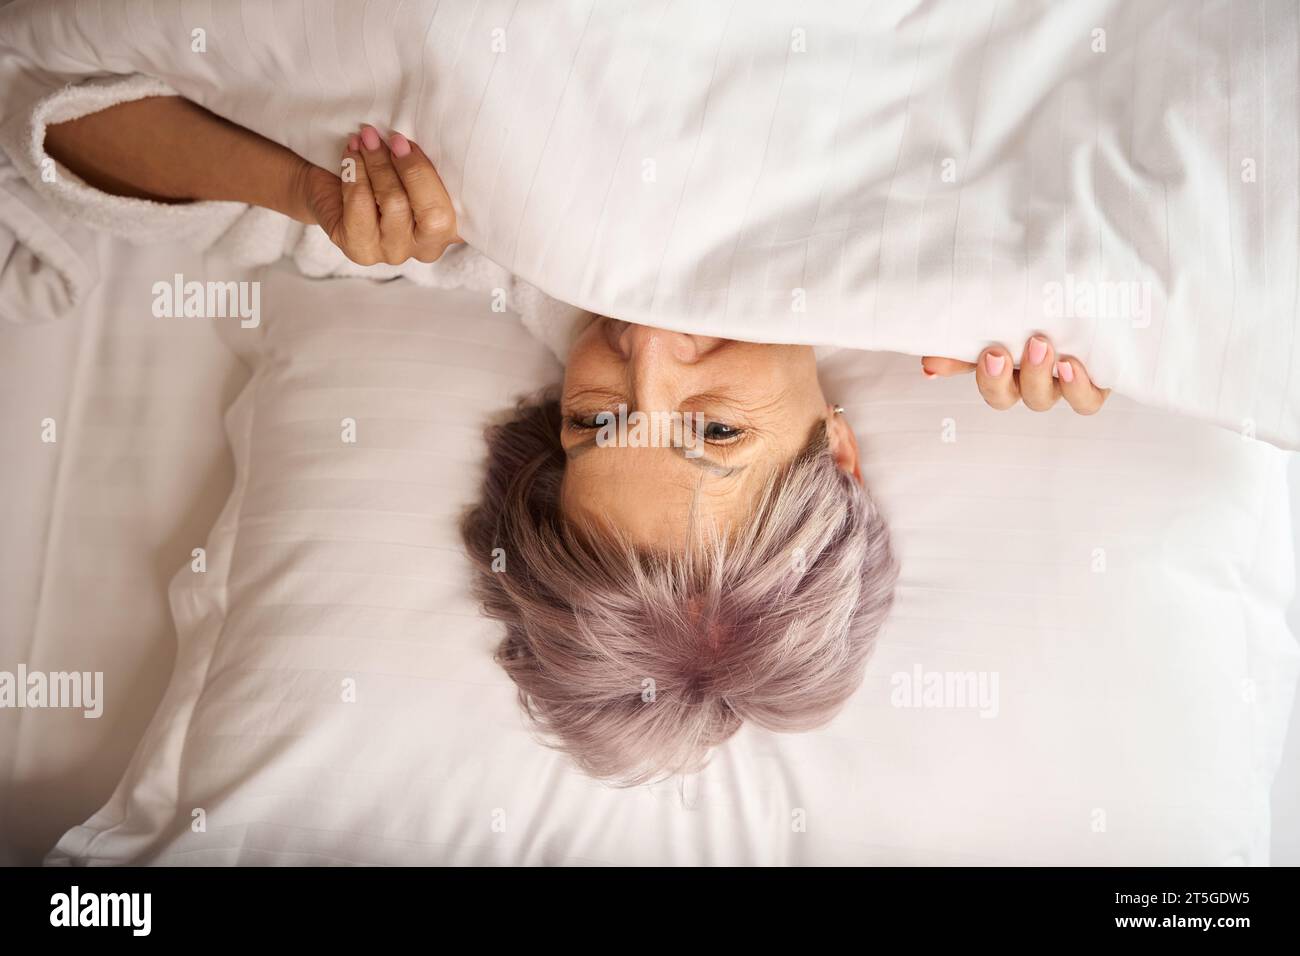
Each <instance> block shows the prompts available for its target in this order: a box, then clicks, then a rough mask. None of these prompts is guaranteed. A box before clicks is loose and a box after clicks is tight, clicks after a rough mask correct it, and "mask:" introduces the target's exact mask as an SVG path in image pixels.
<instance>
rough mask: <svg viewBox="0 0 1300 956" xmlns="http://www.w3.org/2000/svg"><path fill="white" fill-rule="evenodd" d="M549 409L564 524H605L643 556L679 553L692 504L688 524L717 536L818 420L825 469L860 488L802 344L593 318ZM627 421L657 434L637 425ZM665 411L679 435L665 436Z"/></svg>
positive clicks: (837, 418)
mask: <svg viewBox="0 0 1300 956" xmlns="http://www.w3.org/2000/svg"><path fill="white" fill-rule="evenodd" d="M620 406H624V410H623V411H624V414H623V416H622V420H623V422H624V423H626V424H625V425H624V427H623V428H622V429H619V428H618V425H619V415H620ZM561 411H562V413H563V415H564V424H563V425H562V426H561V427H562V435H561V442H562V444H563V446H564V449H565V452H566V454H567V456H568V461H567V463H566V467H565V472H564V483H563V487H562V493H561V509H562V510H563V512H564V514H565V515H566V516H568V517H569V518H571V519H580V520H581V519H588V520H595V521H596V522H598V523H599V522H608V523H609V524H611V525H613V526H614V527H615V528H618V529H620V530H621V531H622V532H623V533H624V534H626V535H627V536H628V537H629V538H630V539H631V540H632V541H633V542H634V543H635V544H637V545H639V546H642V547H647V548H652V549H655V550H673V549H679V548H681V547H682V546H684V544H685V543H686V540H685V535H686V530H687V524H688V520H689V517H690V510H691V507H692V503H693V502H694V503H695V507H696V509H697V512H696V517H697V520H698V521H700V522H703V523H706V524H707V523H708V522H715V523H716V524H717V526H718V527H719V529H721V530H725V529H726V528H727V527H729V526H730V524H731V522H732V521H734V520H735V519H737V518H742V517H744V516H745V515H746V514H748V513H749V512H750V511H751V510H752V507H753V506H754V504H755V502H756V498H757V495H758V493H759V491H760V490H761V489H762V487H763V484H764V482H765V480H766V478H767V476H768V475H769V474H770V473H771V472H772V470H773V469H775V468H777V467H779V466H781V465H783V464H785V463H786V462H789V461H790V460H792V459H793V458H794V456H795V455H797V454H798V453H799V452H800V451H801V450H802V449H803V448H804V447H805V446H806V445H807V444H808V442H809V441H810V440H811V439H812V437H813V434H814V431H815V429H816V426H817V425H818V424H819V423H820V422H825V423H826V428H827V437H828V438H829V441H830V448H831V454H832V455H833V456H834V458H835V460H836V463H837V464H838V465H839V467H840V468H842V469H843V470H844V471H846V472H848V473H850V474H852V475H853V476H854V477H855V478H857V480H858V481H859V482H860V481H861V480H862V475H861V472H860V470H859V467H858V448H857V440H856V439H855V438H854V436H853V432H852V431H851V430H850V429H849V427H848V425H847V424H846V423H845V421H844V417H843V416H842V415H836V414H835V413H834V406H832V405H828V404H827V401H826V397H825V396H824V395H823V394H822V390H821V385H820V384H819V383H818V381H817V366H816V363H815V361H814V356H813V350H812V348H811V347H809V346H806V345H761V344H757V343H753V342H736V341H732V340H730V339H718V338H710V337H707V336H702V335H684V334H681V333H678V332H668V331H665V330H663V329H655V328H650V327H649V326H644V325H633V324H631V323H628V322H620V321H617V320H615V319H606V318H598V319H596V320H595V321H593V322H592V323H591V325H589V326H588V327H587V328H586V330H585V331H584V332H583V333H582V335H581V337H580V338H579V339H578V341H577V342H576V343H575V344H574V346H573V349H572V351H571V352H570V354H569V363H568V366H567V368H566V369H565V374H564V393H563V396H562V398H561ZM636 412H640V413H642V415H643V416H646V417H651V416H658V423H659V424H660V425H661V426H662V427H659V428H655V427H652V426H651V425H650V424H649V423H648V422H644V421H643V422H642V423H641V426H640V427H638V425H637V421H636V416H635V415H634V414H633V413H636ZM672 413H678V417H677V419H676V421H678V422H683V423H684V427H683V428H682V429H681V430H677V431H670V429H669V427H668V422H669V420H670V419H669V416H670V415H671V414H672ZM602 426H604V427H602ZM656 432H657V433H658V434H657V435H656Z"/></svg>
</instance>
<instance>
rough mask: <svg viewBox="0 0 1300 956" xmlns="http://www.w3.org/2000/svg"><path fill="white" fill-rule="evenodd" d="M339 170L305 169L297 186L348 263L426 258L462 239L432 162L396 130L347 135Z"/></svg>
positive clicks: (371, 129)
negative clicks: (385, 135)
mask: <svg viewBox="0 0 1300 956" xmlns="http://www.w3.org/2000/svg"><path fill="white" fill-rule="evenodd" d="M340 172H341V174H342V175H341V177H340V176H335V175H333V174H332V173H329V172H326V171H325V170H323V169H320V168H319V167H316V166H313V167H310V169H309V170H307V172H306V176H305V179H304V183H303V186H302V188H303V190H304V193H305V201H306V203H307V206H308V208H309V209H310V210H311V214H312V216H313V218H314V219H315V221H316V222H317V223H319V224H320V227H321V228H322V229H324V230H325V234H326V235H327V236H329V237H330V241H331V242H333V243H334V245H336V246H338V247H339V248H340V249H342V250H343V253H344V254H345V255H346V256H347V257H348V258H349V259H351V260H352V261H353V262H356V263H359V264H361V265H363V266H368V265H374V264H375V263H376V262H386V263H388V264H389V265H394V266H396V265H401V264H402V263H403V262H405V261H406V260H407V259H419V260H420V261H421V262H433V261H435V260H436V259H438V258H439V257H440V256H441V255H442V254H443V252H444V251H446V249H447V247H448V246H449V245H451V244H453V243H457V242H464V240H463V239H461V238H460V236H459V235H457V232H456V210H455V208H454V207H453V206H452V204H451V197H450V196H448V195H447V190H446V189H445V188H444V187H443V185H442V180H441V179H440V178H439V177H438V173H437V171H436V170H435V169H434V168H433V163H431V162H429V158H428V157H427V156H425V155H424V151H423V150H422V149H420V147H419V146H417V145H416V144H415V143H412V142H411V141H410V140H408V139H407V138H406V137H405V136H403V135H402V134H401V133H393V135H392V136H391V137H389V142H388V143H387V144H385V143H384V141H383V139H381V138H380V136H379V133H378V131H377V130H376V129H375V128H374V127H373V126H363V127H361V132H360V133H359V134H355V135H353V136H351V137H349V139H348V145H347V149H346V151H345V152H344V153H343V162H342V168H341V170H340Z"/></svg>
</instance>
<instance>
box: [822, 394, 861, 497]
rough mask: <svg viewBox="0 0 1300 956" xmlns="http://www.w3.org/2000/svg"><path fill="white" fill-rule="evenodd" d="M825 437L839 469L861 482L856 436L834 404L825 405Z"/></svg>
mask: <svg viewBox="0 0 1300 956" xmlns="http://www.w3.org/2000/svg"><path fill="white" fill-rule="evenodd" d="M826 437H827V438H828V439H829V440H830V446H831V457H832V458H834V459H835V464H836V466H837V467H838V468H839V469H840V471H842V472H845V473H846V474H850V475H852V476H853V477H854V478H855V479H857V482H858V484H862V483H863V481H862V463H861V461H860V460H859V456H858V436H857V435H855V434H853V429H852V428H850V427H849V423H848V422H847V421H845V420H844V413H843V412H837V411H836V407H835V406H834V405H828V406H826Z"/></svg>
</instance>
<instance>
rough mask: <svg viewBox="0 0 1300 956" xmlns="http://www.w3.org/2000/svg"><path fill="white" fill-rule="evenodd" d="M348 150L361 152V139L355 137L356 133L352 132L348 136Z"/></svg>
mask: <svg viewBox="0 0 1300 956" xmlns="http://www.w3.org/2000/svg"><path fill="white" fill-rule="evenodd" d="M348 152H350V153H359V152H361V140H359V139H358V138H357V135H356V133H353V134H352V135H351V136H349V137H348Z"/></svg>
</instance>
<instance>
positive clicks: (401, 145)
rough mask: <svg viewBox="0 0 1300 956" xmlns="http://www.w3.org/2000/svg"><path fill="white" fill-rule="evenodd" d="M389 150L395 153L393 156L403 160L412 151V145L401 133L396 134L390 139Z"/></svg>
mask: <svg viewBox="0 0 1300 956" xmlns="http://www.w3.org/2000/svg"><path fill="white" fill-rule="evenodd" d="M388 148H389V149H391V150H392V151H393V155H394V156H396V157H397V158H398V159H401V158H402V157H403V156H405V155H406V154H407V153H409V152H410V151H411V144H410V142H408V141H407V139H406V137H405V136H403V135H402V134H401V133H394V134H393V135H392V136H390V137H388Z"/></svg>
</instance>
